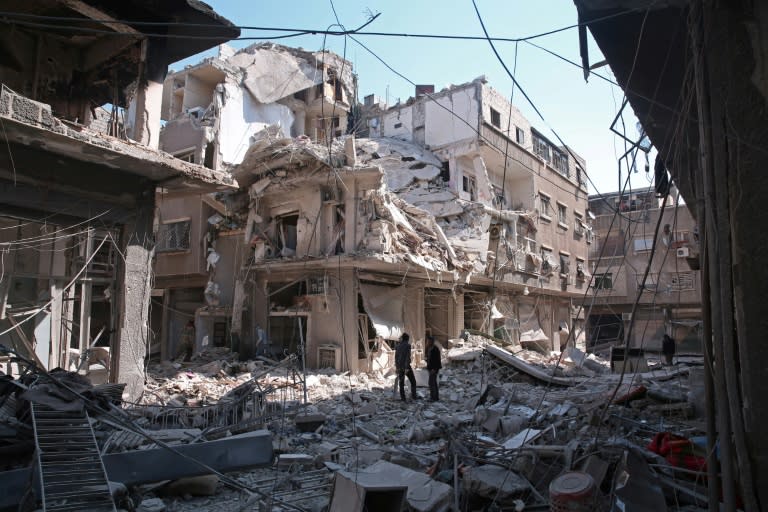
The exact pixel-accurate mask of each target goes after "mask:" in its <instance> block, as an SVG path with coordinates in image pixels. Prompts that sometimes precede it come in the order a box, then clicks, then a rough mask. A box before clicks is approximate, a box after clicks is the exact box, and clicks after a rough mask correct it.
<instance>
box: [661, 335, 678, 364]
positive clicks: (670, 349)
mask: <svg viewBox="0 0 768 512" xmlns="http://www.w3.org/2000/svg"><path fill="white" fill-rule="evenodd" d="M661 353H662V354H664V362H665V363H666V364H667V365H668V366H671V365H672V358H673V357H674V355H675V339H674V338H673V337H672V336H670V335H669V334H665V335H664V338H663V339H662V340H661Z"/></svg>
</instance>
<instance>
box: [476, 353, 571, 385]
mask: <svg viewBox="0 0 768 512" xmlns="http://www.w3.org/2000/svg"><path fill="white" fill-rule="evenodd" d="M485 350H486V351H487V352H488V353H489V354H491V355H492V356H494V357H496V358H497V359H500V360H501V361H503V362H505V363H507V364H508V365H510V366H512V367H513V368H515V369H516V370H520V371H521V372H523V373H525V374H527V375H530V376H531V377H533V378H534V379H537V380H540V381H543V382H548V383H550V384H556V385H558V386H574V385H576V384H578V383H579V381H577V380H575V379H569V378H566V377H555V376H553V375H551V374H550V373H548V372H546V371H544V370H542V369H540V368H537V367H536V366H533V365H532V364H528V363H526V362H525V361H523V360H522V359H520V358H519V357H517V356H515V355H513V354H510V353H509V352H507V351H506V350H504V349H503V348H499V347H495V346H493V345H487V346H486V347H485Z"/></svg>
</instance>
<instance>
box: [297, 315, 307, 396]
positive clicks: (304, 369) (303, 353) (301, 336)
mask: <svg viewBox="0 0 768 512" xmlns="http://www.w3.org/2000/svg"><path fill="white" fill-rule="evenodd" d="M297 318H298V320H299V340H300V341H301V374H302V377H303V379H302V380H303V381H302V385H303V386H304V406H305V407H306V405H307V357H306V355H307V347H306V346H305V345H304V328H303V327H302V325H301V317H300V316H299V317H297Z"/></svg>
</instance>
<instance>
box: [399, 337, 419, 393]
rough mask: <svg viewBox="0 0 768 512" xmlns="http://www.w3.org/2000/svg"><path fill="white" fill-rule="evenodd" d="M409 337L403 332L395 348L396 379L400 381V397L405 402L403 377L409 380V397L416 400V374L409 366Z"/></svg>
mask: <svg viewBox="0 0 768 512" xmlns="http://www.w3.org/2000/svg"><path fill="white" fill-rule="evenodd" d="M410 339H411V337H410V336H409V335H408V334H406V333H403V335H402V336H400V343H398V344H397V348H396V349H395V368H396V369H397V379H398V380H399V381H400V399H401V400H402V401H403V402H405V378H406V377H408V380H409V381H410V382H411V397H412V398H413V399H414V400H416V376H415V375H414V374H413V368H411V344H410Z"/></svg>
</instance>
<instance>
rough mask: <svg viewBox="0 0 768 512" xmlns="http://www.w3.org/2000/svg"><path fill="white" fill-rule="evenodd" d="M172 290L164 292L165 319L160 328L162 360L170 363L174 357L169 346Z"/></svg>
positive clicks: (168, 289)
mask: <svg viewBox="0 0 768 512" xmlns="http://www.w3.org/2000/svg"><path fill="white" fill-rule="evenodd" d="M170 306H171V289H170V288H166V289H165V290H163V313H162V315H163V318H162V320H161V322H162V325H161V326H160V360H161V361H168V360H169V359H171V357H173V353H172V352H171V347H170V346H169V345H168V343H169V341H170V336H169V332H170V329H171V310H170V309H169V308H170Z"/></svg>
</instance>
